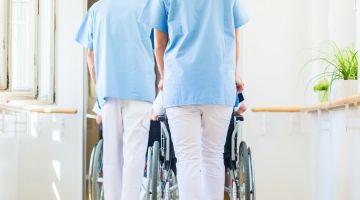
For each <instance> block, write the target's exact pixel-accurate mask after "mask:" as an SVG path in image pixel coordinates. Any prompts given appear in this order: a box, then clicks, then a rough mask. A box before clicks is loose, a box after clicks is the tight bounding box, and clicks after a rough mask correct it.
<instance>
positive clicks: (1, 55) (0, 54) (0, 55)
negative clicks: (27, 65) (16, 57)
mask: <svg viewBox="0 0 360 200" xmlns="http://www.w3.org/2000/svg"><path fill="white" fill-rule="evenodd" d="M5 8H6V5H5V1H4V0H0V43H1V44H0V45H1V46H0V90H4V89H6V87H7V67H6V66H7V63H6V44H7V42H6V38H5V36H6V34H5V33H6V17H7V12H6V11H7V10H6V9H5Z"/></svg>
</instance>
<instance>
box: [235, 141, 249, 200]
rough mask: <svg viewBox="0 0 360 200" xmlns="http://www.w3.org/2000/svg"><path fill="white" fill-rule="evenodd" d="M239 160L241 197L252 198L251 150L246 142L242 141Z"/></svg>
mask: <svg viewBox="0 0 360 200" xmlns="http://www.w3.org/2000/svg"><path fill="white" fill-rule="evenodd" d="M238 152H239V161H238V167H237V170H238V175H239V183H238V184H239V186H238V188H239V197H240V199H243V200H250V169H249V163H250V162H249V152H248V148H247V145H246V143H245V142H241V143H240V147H239V151H238Z"/></svg>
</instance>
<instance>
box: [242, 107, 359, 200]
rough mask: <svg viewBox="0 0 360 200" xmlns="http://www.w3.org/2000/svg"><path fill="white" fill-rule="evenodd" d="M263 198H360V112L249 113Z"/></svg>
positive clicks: (249, 132) (249, 136) (259, 196)
mask: <svg viewBox="0 0 360 200" xmlns="http://www.w3.org/2000/svg"><path fill="white" fill-rule="evenodd" d="M245 124H246V126H247V132H245V137H244V139H245V140H246V141H247V143H248V144H249V146H250V147H251V148H252V152H253V154H254V160H255V166H256V169H255V170H256V186H257V199H267V200H288V199H291V200H304V199H306V200H343V199H344V200H345V199H346V200H358V199H360V191H359V190H358V188H359V187H360V172H359V170H358V169H359V168H360V157H359V155H358V153H359V151H360V108H359V107H358V108H352V109H350V110H348V111H346V112H345V111H344V109H340V110H335V111H331V112H323V113H321V114H320V115H318V114H317V113H312V114H304V113H300V114H299V113H296V114H289V113H281V114H279V113H277V114H270V113H268V114H262V113H251V114H248V116H247V118H246V121H245Z"/></svg>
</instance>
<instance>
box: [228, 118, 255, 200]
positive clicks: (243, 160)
mask: <svg viewBox="0 0 360 200" xmlns="http://www.w3.org/2000/svg"><path fill="white" fill-rule="evenodd" d="M243 122H244V117H243V116H234V131H233V133H232V135H231V160H230V169H226V176H227V179H229V180H230V183H226V184H225V192H226V193H227V194H228V197H229V199H230V200H255V199H256V188H255V171H254V162H253V157H252V154H251V149H250V147H248V146H247V144H246V142H245V141H243V138H242V136H243V135H242V123H243Z"/></svg>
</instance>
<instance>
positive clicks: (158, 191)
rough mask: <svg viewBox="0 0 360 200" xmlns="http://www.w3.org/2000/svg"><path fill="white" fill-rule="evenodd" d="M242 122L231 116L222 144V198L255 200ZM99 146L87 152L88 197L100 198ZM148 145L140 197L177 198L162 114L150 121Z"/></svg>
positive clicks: (173, 159)
mask: <svg viewBox="0 0 360 200" xmlns="http://www.w3.org/2000/svg"><path fill="white" fill-rule="evenodd" d="M243 122H244V117H242V116H232V119H231V121H230V125H229V129H228V134H227V139H226V144H225V146H224V165H225V169H226V172H225V173H226V183H225V199H229V200H256V188H255V171H254V161H253V157H252V154H251V149H250V147H248V146H247V144H246V142H245V141H243V140H242V124H243ZM151 132H154V133H151ZM159 133H160V134H159ZM102 146H103V140H100V141H99V142H98V143H97V144H96V145H95V146H94V148H93V151H92V154H91V159H90V166H89V177H88V182H89V184H88V187H89V196H90V200H104V188H103V179H102ZM148 146H149V147H148V151H147V153H146V166H145V170H144V175H145V182H144V183H143V186H142V190H143V191H145V195H144V196H143V198H142V199H146V200H176V199H179V193H178V185H177V178H176V157H175V152H174V149H173V145H172V141H171V135H170V132H169V126H168V123H167V120H166V117H165V115H163V116H159V119H158V121H152V122H151V128H150V137H149V144H148Z"/></svg>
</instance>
